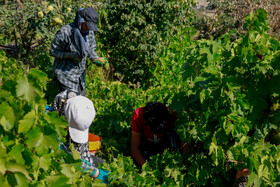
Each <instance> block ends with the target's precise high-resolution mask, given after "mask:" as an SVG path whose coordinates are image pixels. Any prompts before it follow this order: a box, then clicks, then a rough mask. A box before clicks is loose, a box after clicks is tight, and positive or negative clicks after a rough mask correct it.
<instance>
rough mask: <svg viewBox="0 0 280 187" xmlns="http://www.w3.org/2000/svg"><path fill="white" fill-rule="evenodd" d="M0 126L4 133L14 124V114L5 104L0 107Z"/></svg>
mask: <svg viewBox="0 0 280 187" xmlns="http://www.w3.org/2000/svg"><path fill="white" fill-rule="evenodd" d="M0 119H1V121H0V124H1V125H2V126H3V128H4V129H5V130H6V131H10V130H11V129H12V128H13V127H14V124H15V120H16V117H15V113H14V110H13V108H12V107H11V106H10V105H9V104H8V103H6V102H4V103H2V104H1V105H0Z"/></svg>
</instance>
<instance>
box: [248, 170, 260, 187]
mask: <svg viewBox="0 0 280 187" xmlns="http://www.w3.org/2000/svg"><path fill="white" fill-rule="evenodd" d="M253 184H254V185H255V186H261V179H260V178H259V177H258V175H257V174H256V173H255V172H250V174H249V180H248V183H247V186H251V185H253Z"/></svg>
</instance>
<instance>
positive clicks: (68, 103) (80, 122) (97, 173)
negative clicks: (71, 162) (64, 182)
mask: <svg viewBox="0 0 280 187" xmlns="http://www.w3.org/2000/svg"><path fill="white" fill-rule="evenodd" d="M65 93H68V94H65ZM78 94H79V93H77V92H74V91H73V92H71V90H66V91H65V92H64V93H60V94H59V95H58V96H57V97H56V100H58V99H57V98H61V96H64V98H62V99H60V101H61V102H60V103H56V104H57V106H60V107H63V108H64V110H63V113H64V115H65V117H66V119H67V121H68V123H69V127H68V135H67V137H66V144H61V148H62V149H63V150H65V151H66V152H68V153H71V151H70V150H69V146H70V143H73V145H74V148H75V150H76V151H78V152H79V153H80V157H81V160H82V168H84V169H91V170H92V172H91V174H90V176H91V177H93V178H98V179H101V180H102V181H103V182H104V183H108V171H103V170H101V169H98V165H99V163H103V160H102V159H101V158H98V157H97V156H95V155H93V154H91V153H90V152H89V143H88V133H89V127H90V125H91V123H92V122H93V120H94V118H95V108H94V106H93V103H92V101H91V100H89V99H88V98H86V97H84V96H80V95H78ZM65 96H66V97H65ZM55 109H56V110H58V111H62V110H61V108H58V107H57V108H55Z"/></svg>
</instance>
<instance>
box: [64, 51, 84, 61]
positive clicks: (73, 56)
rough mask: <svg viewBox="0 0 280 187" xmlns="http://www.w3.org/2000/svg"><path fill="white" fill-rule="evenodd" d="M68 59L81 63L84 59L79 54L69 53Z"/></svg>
mask: <svg viewBox="0 0 280 187" xmlns="http://www.w3.org/2000/svg"><path fill="white" fill-rule="evenodd" d="M67 58H69V59H74V60H76V61H81V60H82V59H83V58H82V57H81V56H80V55H79V53H78V52H69V53H67Z"/></svg>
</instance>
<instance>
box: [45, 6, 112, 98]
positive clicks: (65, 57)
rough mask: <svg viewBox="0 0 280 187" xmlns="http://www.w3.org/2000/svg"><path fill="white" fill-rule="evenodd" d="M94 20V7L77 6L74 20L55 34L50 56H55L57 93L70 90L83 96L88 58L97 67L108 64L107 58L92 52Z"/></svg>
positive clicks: (95, 20) (54, 68)
mask: <svg viewBox="0 0 280 187" xmlns="http://www.w3.org/2000/svg"><path fill="white" fill-rule="evenodd" d="M97 23H98V13H97V11H96V10H95V9H93V8H80V9H79V10H78V11H77V13H76V17H75V20H74V22H73V23H70V24H68V25H66V26H64V27H62V28H61V29H60V30H59V31H58V32H57V33H56V35H55V37H54V39H53V42H52V44H51V48H50V55H51V56H53V57H55V60H54V64H53V74H54V81H55V82H56V83H57V84H58V87H59V90H60V92H61V91H63V90H67V89H73V90H76V91H78V92H80V93H81V95H83V96H85V94H86V83H85V76H86V61H87V57H88V58H89V59H90V61H91V62H93V63H95V64H97V65H99V66H102V65H104V64H105V63H107V60H106V58H99V57H98V55H97V53H96V52H95V49H96V41H95V36H94V32H97V31H98V28H97Z"/></svg>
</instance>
